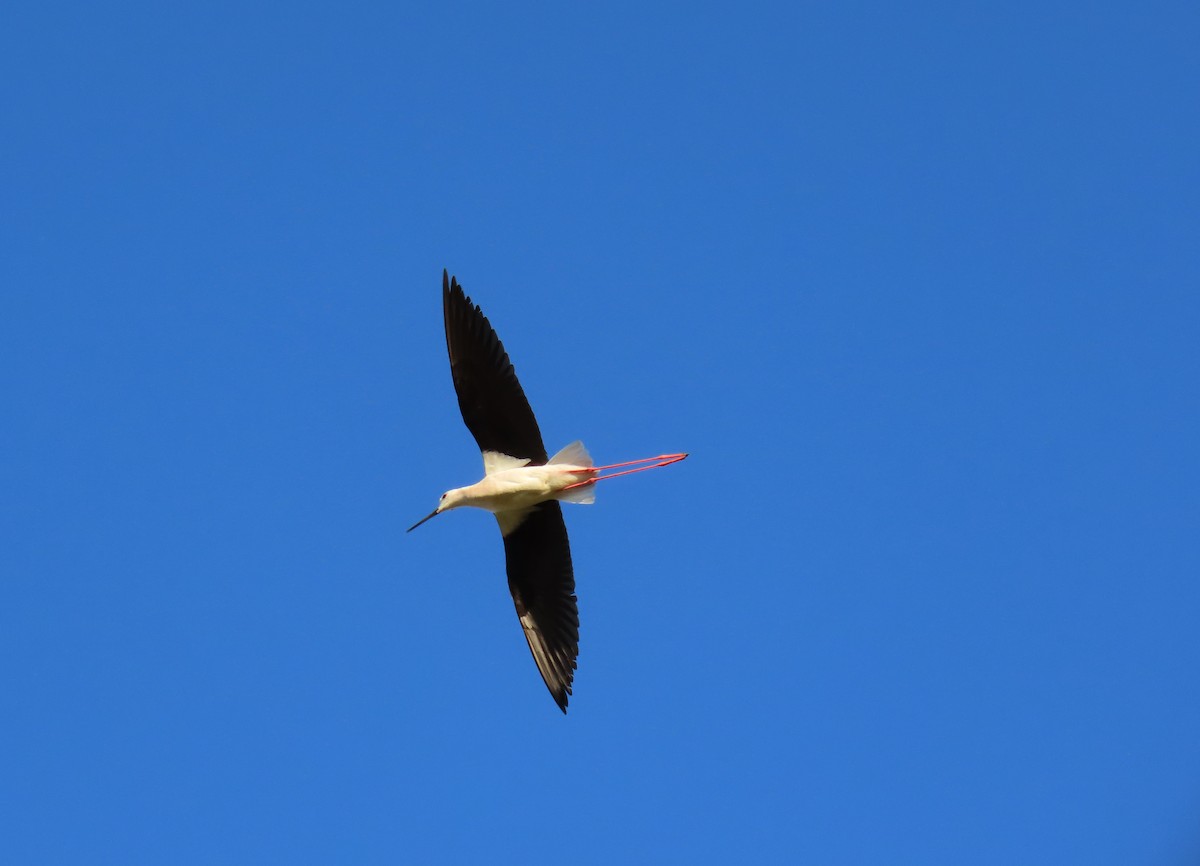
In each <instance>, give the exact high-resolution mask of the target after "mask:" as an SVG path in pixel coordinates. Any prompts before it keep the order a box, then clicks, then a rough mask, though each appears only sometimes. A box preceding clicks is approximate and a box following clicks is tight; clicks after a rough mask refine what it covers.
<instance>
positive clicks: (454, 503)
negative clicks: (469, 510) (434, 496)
mask: <svg viewBox="0 0 1200 866" xmlns="http://www.w3.org/2000/svg"><path fill="white" fill-rule="evenodd" d="M462 498H463V492H462V488H460V487H456V488H454V489H453V490H447V491H446V492H445V493H443V494H442V498H441V499H439V500H438V505H437V508H435V509H433V511H431V512H429V513H428V514H426V515H425V516H424V517H422V518H421V519H420V520H418V521H417V522H416V523H414V524H413V525H412V526H410V527H408V530H407V531H408V532H412V531H413V530H414V529H416V528H417V527H418V526H420V525H421V524H422V523H424V522H425V521H426V520H431V519H433V518H434V517H437V516H438V515H439V514H441V513H442V512H443V511H449V510H450V509H451V508H457V507H458V506H459V505H460V504H461V503H462Z"/></svg>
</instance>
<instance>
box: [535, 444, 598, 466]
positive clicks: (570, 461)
mask: <svg viewBox="0 0 1200 866" xmlns="http://www.w3.org/2000/svg"><path fill="white" fill-rule="evenodd" d="M552 463H558V464H565V465H567V466H591V465H592V455H591V454H588V452H587V449H586V448H584V447H583V443H582V442H580V441H579V440H578V439H576V440H575V441H574V442H572V443H571V444H570V445H568V446H567V447H565V448H563V449H562V450H561V451H559V452H558V453H557V454H555V455H554V456H553V457H551V458H550V459H549V460H548V461H546V465H550V464H552Z"/></svg>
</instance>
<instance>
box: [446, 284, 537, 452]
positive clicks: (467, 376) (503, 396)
mask: <svg viewBox="0 0 1200 866" xmlns="http://www.w3.org/2000/svg"><path fill="white" fill-rule="evenodd" d="M442 309H443V312H444V313H445V316H446V350H447V351H448V352H449V353H450V373H451V375H452V376H453V377H454V390H455V391H456V392H457V393H458V408H459V410H460V411H461V412H462V416H463V421H464V422H466V425H467V429H468V430H470V431H471V435H472V436H474V437H475V441H476V442H477V443H478V444H479V450H480V451H497V452H499V453H501V454H507V455H508V456H509V457H527V458H529V461H530V462H531V463H534V464H538V463H545V462H546V446H545V445H544V444H542V432H541V430H539V429H538V424H537V419H536V418H535V417H534V416H533V410H532V409H530V408H529V401H528V400H527V399H525V392H524V391H522V390H521V383H520V382H518V381H517V374H516V371H514V370H513V365H512V363H511V362H510V361H509V360H508V353H507V352H505V351H504V344H503V343H501V342H500V338H499V337H497V336H496V332H495V331H494V330H492V326H491V323H490V322H488V320H487V316H485V315H484V314H483V313H482V311H480V309H479V307H477V306H476V305H475V304H473V303H472V302H471V299H470V298H468V297H467V296H466V295H465V294H464V293H463V290H462V286H460V285H459V284H458V280H456V279H453V278H452V277H450V276H449V274H447V273H446V271H442Z"/></svg>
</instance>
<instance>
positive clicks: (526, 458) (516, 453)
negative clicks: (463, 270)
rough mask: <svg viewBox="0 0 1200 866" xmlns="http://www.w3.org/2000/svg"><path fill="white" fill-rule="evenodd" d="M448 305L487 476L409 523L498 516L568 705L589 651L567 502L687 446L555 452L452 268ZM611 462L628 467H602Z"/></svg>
mask: <svg viewBox="0 0 1200 866" xmlns="http://www.w3.org/2000/svg"><path fill="white" fill-rule="evenodd" d="M442 311H443V313H444V316H445V321H446V349H447V351H448V352H449V354H450V373H451V376H452V377H453V379H454V390H455V392H457V394H458V408H459V410H460V411H461V412H462V417H463V421H464V422H465V423H466V425H467V429H468V430H470V431H471V435H472V436H474V437H475V442H476V443H477V444H478V445H479V450H480V451H482V452H483V471H484V476H483V480H481V481H479V482H477V483H475V484H471V485H469V486H467V487H456V488H454V489H452V490H447V491H446V492H445V493H443V494H442V498H441V500H440V501H439V502H438V506H437V508H435V509H434V510H433V511H432V512H430V513H429V514H428V515H426V516H425V517H423V518H421V519H420V520H418V521H417V522H416V523H415V524H413V525H412V526H411V527H409V529H408V531H409V532H412V531H413V530H414V529H416V528H417V527H418V526H420V525H421V524H422V523H424V522H425V521H426V520H429V519H430V518H433V517H436V516H437V515H439V514H441V513H442V512H443V511H450V510H451V509H454V508H462V507H464V506H472V507H474V508H483V509H486V510H487V511H490V512H492V513H493V514H495V515H496V521H497V522H498V523H499V524H500V535H501V536H502V537H503V538H504V556H505V562H506V567H507V571H508V588H509V591H510V592H511V593H512V597H513V603H514V604H515V605H516V607H517V617H518V618H519V619H520V621H521V628H522V629H523V630H524V632H525V640H526V641H528V643H529V649H530V651H531V652H532V653H533V660H534V662H536V663H537V667H538V670H539V671H540V672H541V674H542V679H543V680H545V682H546V687H547V688H548V689H550V694H551V695H552V696H553V697H554V702H555V703H556V704H558V706H559V709H561V710H562V711H563V712H564V713H565V712H566V711H567V699H568V696H569V695H570V694H571V683H572V682H573V680H574V678H575V662H576V659H577V658H578V657H579V608H578V606H577V604H576V598H575V574H574V570H573V569H572V567H571V545H570V543H569V542H568V541H567V527H566V525H565V524H564V523H563V516H562V509H561V508H560V507H559V504H558V503H559V502H576V503H584V504H590V503H592V502H593V501H595V490H594V488H595V485H596V482H598V481H604V480H606V479H608V478H616V477H617V476H619V475H628V474H630V473H632V472H642V471H644V470H646V469H654V468H656V467H659V466H669V465H670V464H672V463H677V462H679V461H680V460H683V459H684V458H685V457H687V454H660V455H659V456H657V457H648V458H645V459H643V460H630V461H627V462H625V463H613V464H610V465H608V466H595V465H593V463H592V458H591V457H590V456H589V455H588V452H587V449H585V448H584V447H583V443H582V442H572V443H571V444H570V445H568V446H566V447H565V448H563V449H562V450H561V451H559V452H558V453H557V454H555V455H554V456H553V457H549V458H547V456H546V446H545V445H543V444H542V433H541V431H540V430H539V429H538V423H537V419H536V418H535V417H534V415H533V410H532V409H530V408H529V401H528V400H527V399H526V398H525V392H524V391H523V390H522V389H521V383H520V382H518V381H517V374H516V372H515V371H514V370H513V365H512V363H511V362H510V361H509V360H508V353H507V352H505V351H504V345H503V344H502V343H501V342H500V338H499V337H497V336H496V332H495V331H494V330H492V326H491V323H489V322H488V320H487V317H486V316H484V315H483V312H482V311H481V310H480V309H479V307H478V306H476V305H475V304H474V303H472V302H471V299H470V298H469V297H467V296H466V294H464V293H463V289H462V286H460V285H459V284H458V280H456V279H454V278H453V277H451V276H449V274H448V273H447V272H446V271H443V272H442ZM624 467H636V468H624ZM611 469H623V471H621V472H612V473H610V474H608V475H601V474H600V473H601V472H602V471H604V470H611Z"/></svg>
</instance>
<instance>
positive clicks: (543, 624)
mask: <svg viewBox="0 0 1200 866" xmlns="http://www.w3.org/2000/svg"><path fill="white" fill-rule="evenodd" d="M504 558H505V560H506V563H507V566H508V589H509V591H510V592H512V597H513V602H514V603H515V604H516V606H517V616H518V617H520V619H521V628H522V629H523V630H524V631H525V640H527V641H528V642H529V649H530V651H531V652H532V653H533V660H534V661H535V662H537V666H538V670H539V671H541V673H542V679H543V680H545V681H546V687H547V688H548V689H550V694H551V695H553V696H554V702H555V703H556V704H558V706H559V709H561V710H562V711H563V712H564V713H565V712H566V711H567V696H568V695H570V694H571V682H572V681H573V680H574V679H575V660H576V659H577V658H578V657H579V607H578V604H577V602H576V600H575V573H574V571H573V570H572V568H571V545H570V542H568V540H567V527H566V524H565V523H563V517H562V508H560V507H559V504H558V503H557V502H554V501H553V500H551V501H549V502H543V503H541V504H540V505H537V506H534V508H533V509H531V510H530V512H529V513H528V514H527V515H526V516H525V517H524V519H522V520H521V522H520V523H519V524H517V526H516V528H515V529H512V530H511V531H509V533H508V534H507V535H506V536H504Z"/></svg>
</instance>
